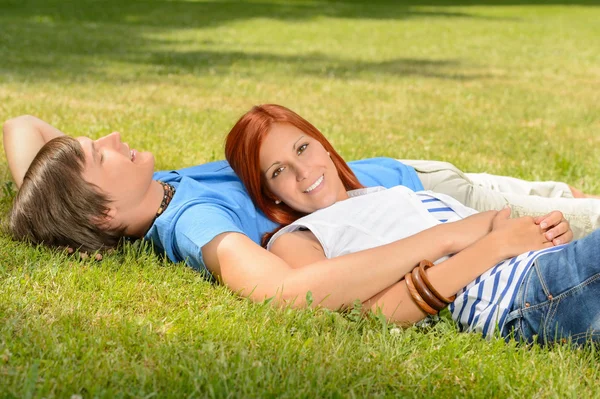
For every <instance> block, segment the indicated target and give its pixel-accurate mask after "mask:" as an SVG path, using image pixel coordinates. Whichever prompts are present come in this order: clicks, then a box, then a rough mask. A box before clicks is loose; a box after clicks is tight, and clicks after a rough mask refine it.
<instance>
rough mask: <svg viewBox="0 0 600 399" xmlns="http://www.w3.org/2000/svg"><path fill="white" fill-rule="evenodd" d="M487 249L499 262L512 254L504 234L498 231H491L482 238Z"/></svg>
mask: <svg viewBox="0 0 600 399" xmlns="http://www.w3.org/2000/svg"><path fill="white" fill-rule="evenodd" d="M481 241H482V242H483V245H484V246H485V250H486V252H487V253H489V255H490V256H491V257H492V258H494V259H496V260H497V261H498V262H499V261H501V260H503V259H507V258H510V257H511V256H512V254H511V252H510V248H509V245H508V243H507V242H506V240H505V239H504V235H503V234H502V233H500V232H498V231H491V232H490V233H489V234H487V235H486V236H485V237H484V238H483V239H482V240H481Z"/></svg>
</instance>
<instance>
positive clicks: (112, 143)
mask: <svg viewBox="0 0 600 399" xmlns="http://www.w3.org/2000/svg"><path fill="white" fill-rule="evenodd" d="M95 143H96V146H108V147H112V148H115V147H118V146H119V145H120V144H121V133H119V132H112V133H110V134H107V135H106V136H102V137H100V138H99V139H97V140H96V141H95Z"/></svg>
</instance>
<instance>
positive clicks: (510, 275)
mask: <svg viewBox="0 0 600 399" xmlns="http://www.w3.org/2000/svg"><path fill="white" fill-rule="evenodd" d="M417 195H418V196H419V198H420V199H421V202H422V203H423V205H424V206H425V207H426V208H427V210H428V211H429V213H430V214H431V215H432V216H434V217H436V218H437V220H439V221H440V222H446V221H454V220H458V219H459V218H458V216H457V215H456V214H455V213H454V211H453V210H452V209H451V208H449V207H447V206H446V205H445V204H444V203H443V202H442V201H440V200H438V199H437V198H433V197H431V196H429V195H427V194H426V193H417ZM562 247H563V246H562V245H561V246H557V247H552V248H547V249H543V250H540V251H531V252H528V253H525V254H521V255H519V256H517V257H515V258H512V259H507V260H505V261H502V262H500V263H498V264H497V265H496V266H494V267H493V268H491V269H490V270H488V271H487V272H485V273H484V274H482V275H481V276H479V277H478V278H477V279H476V280H475V281H472V282H471V283H470V284H468V285H467V286H466V287H465V288H463V289H462V290H461V291H459V293H458V294H457V295H456V299H455V300H454V302H453V303H451V304H450V306H449V309H450V312H451V313H452V318H453V319H454V320H456V321H457V322H458V323H459V325H460V328H461V330H462V331H476V332H479V333H481V334H483V336H485V337H487V338H489V337H492V336H493V335H494V333H495V331H496V328H499V329H501V327H502V326H503V325H504V322H505V320H506V317H507V316H508V313H509V311H510V308H511V306H512V304H513V302H514V300H515V297H516V295H517V291H518V287H519V286H520V285H521V283H522V282H523V278H524V277H525V275H526V273H527V271H528V270H529V269H530V268H531V266H532V265H533V262H534V261H535V260H536V259H537V258H538V257H539V256H540V255H542V254H546V253H550V252H555V251H560V250H561V249H562Z"/></svg>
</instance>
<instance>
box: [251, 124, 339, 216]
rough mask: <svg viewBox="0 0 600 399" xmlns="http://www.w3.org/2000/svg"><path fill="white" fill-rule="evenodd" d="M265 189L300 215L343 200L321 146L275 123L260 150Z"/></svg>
mask: <svg viewBox="0 0 600 399" xmlns="http://www.w3.org/2000/svg"><path fill="white" fill-rule="evenodd" d="M259 157H260V171H261V174H262V176H263V177H264V180H265V182H266V185H267V188H268V189H269V190H270V191H271V192H272V193H273V194H274V195H275V196H276V197H277V198H278V199H279V200H280V201H282V202H284V203H285V204H287V205H288V206H289V207H291V208H292V209H295V210H297V211H300V212H304V213H311V212H314V211H316V210H319V209H322V208H325V207H328V206H330V205H333V204H334V203H335V202H337V201H340V200H343V199H345V198H347V194H346V190H345V188H344V185H343V183H342V181H341V179H340V177H339V175H338V172H337V169H336V168H335V165H334V163H333V161H332V160H331V158H330V156H329V154H328V153H327V151H326V150H325V148H323V146H322V145H321V143H319V142H318V141H317V140H315V139H313V138H312V137H310V136H308V135H307V134H305V133H304V132H303V131H302V130H300V129H298V128H296V127H295V126H293V125H290V124H287V123H275V124H273V126H272V127H271V130H270V131H269V134H268V135H267V136H266V138H265V140H264V142H263V144H262V146H261V148H260V155H259Z"/></svg>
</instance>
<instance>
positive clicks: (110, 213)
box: [92, 206, 117, 229]
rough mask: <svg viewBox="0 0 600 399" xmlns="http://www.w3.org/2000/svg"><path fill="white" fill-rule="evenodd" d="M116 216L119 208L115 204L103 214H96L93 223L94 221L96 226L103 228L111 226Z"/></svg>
mask: <svg viewBox="0 0 600 399" xmlns="http://www.w3.org/2000/svg"><path fill="white" fill-rule="evenodd" d="M116 216H117V209H116V208H115V207H113V206H110V207H109V208H108V210H107V212H106V213H104V214H103V215H100V216H95V217H94V218H93V219H92V223H94V224H95V225H96V226H98V227H100V228H101V229H105V228H109V227H110V225H111V222H112V221H113V220H114V219H115V217H116Z"/></svg>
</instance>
